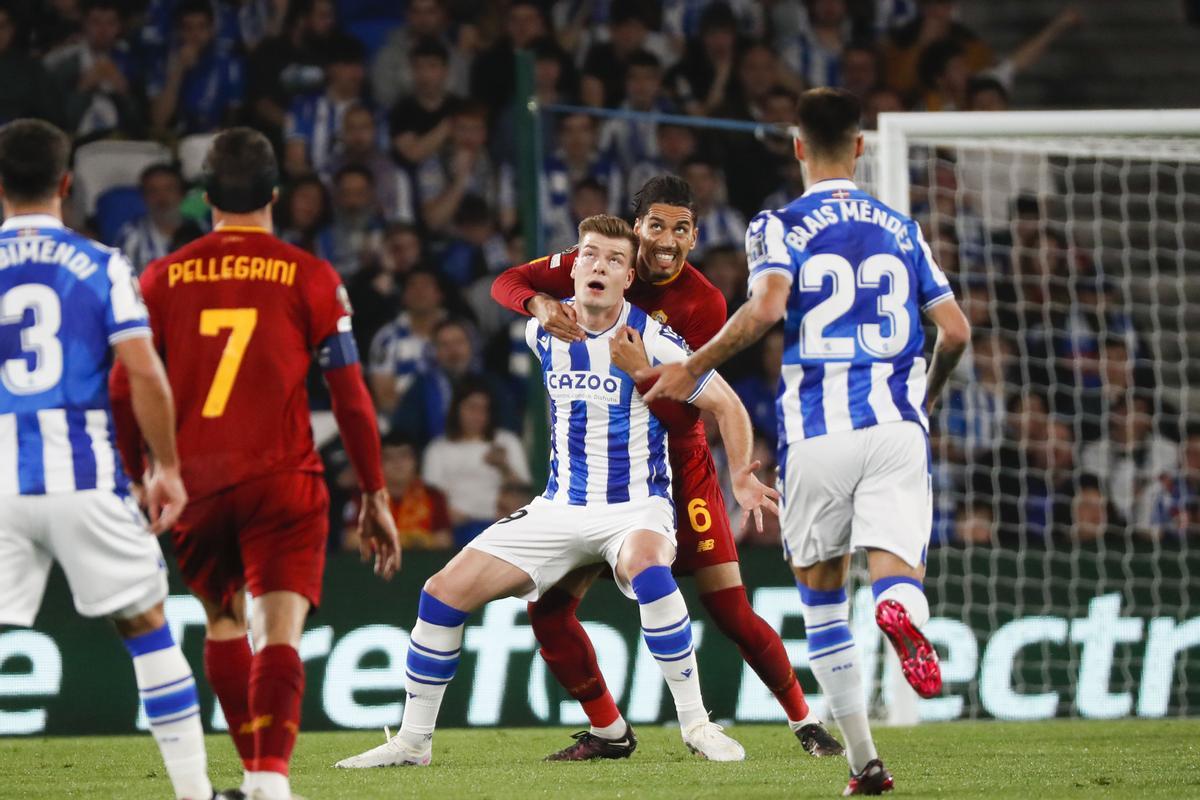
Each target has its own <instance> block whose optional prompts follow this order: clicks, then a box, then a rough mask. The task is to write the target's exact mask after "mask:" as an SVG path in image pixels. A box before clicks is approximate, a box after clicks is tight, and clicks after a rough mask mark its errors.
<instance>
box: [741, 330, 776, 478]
mask: <svg viewBox="0 0 1200 800" xmlns="http://www.w3.org/2000/svg"><path fill="white" fill-rule="evenodd" d="M759 359H760V360H759V365H758V366H759V368H758V369H757V370H755V371H754V372H753V373H751V374H750V375H748V376H746V377H745V378H742V379H741V380H740V381H737V382H736V383H734V384H733V390H734V391H735V392H737V396H738V397H740V398H741V399H742V405H744V406H745V407H746V411H747V412H749V414H750V422H751V424H753V425H754V432H755V435H757V436H760V437H762V439H763V440H764V441H765V442H766V443H767V444H768V445H769V446H770V447H772V448H774V447H775V442H776V440H777V439H778V436H779V432H778V430H777V428H776V418H775V395H776V394H778V392H779V373H780V370H781V369H782V366H783V329H782V328H775V329H774V330H771V331H770V332H769V333H767V335H766V336H764V337H763V338H762V342H761V344H760V346H759ZM771 460H772V461H774V459H771ZM768 485H769V484H768Z"/></svg>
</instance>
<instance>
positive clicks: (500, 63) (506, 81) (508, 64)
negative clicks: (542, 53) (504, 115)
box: [471, 0, 550, 116]
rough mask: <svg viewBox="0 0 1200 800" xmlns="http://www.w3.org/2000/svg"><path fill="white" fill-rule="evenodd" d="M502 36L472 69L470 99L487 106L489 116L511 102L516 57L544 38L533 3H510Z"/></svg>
mask: <svg viewBox="0 0 1200 800" xmlns="http://www.w3.org/2000/svg"><path fill="white" fill-rule="evenodd" d="M504 26H505V28H504V30H505V35H504V36H503V37H501V38H500V40H499V41H497V42H496V43H495V44H494V45H492V47H490V48H488V49H487V50H485V51H484V52H482V53H480V54H479V55H478V56H477V57H476V58H475V62H474V63H473V64H472V65H471V97H472V98H474V99H477V100H480V101H482V102H485V103H487V106H488V109H489V110H490V111H491V114H492V116H495V115H497V114H499V113H500V112H501V111H503V110H504V109H505V108H506V107H507V106H508V104H509V103H510V102H512V98H513V92H514V91H515V90H516V72H517V70H516V66H515V53H516V51H517V50H522V49H525V48H528V47H529V46H531V45H532V44H533V43H534V42H535V41H536V40H538V39H540V38H542V37H543V36H547V35H548V34H549V33H550V31H549V29H548V27H547V20H546V17H545V12H544V10H543V8H542V6H541V4H540V3H538V2H536V0H512V2H510V3H509V5H508V12H507V14H506V15H505V18H504Z"/></svg>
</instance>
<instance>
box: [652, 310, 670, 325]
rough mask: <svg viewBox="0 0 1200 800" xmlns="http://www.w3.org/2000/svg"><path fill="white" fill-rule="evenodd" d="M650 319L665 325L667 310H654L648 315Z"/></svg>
mask: <svg viewBox="0 0 1200 800" xmlns="http://www.w3.org/2000/svg"><path fill="white" fill-rule="evenodd" d="M650 319H652V320H654V321H655V322H657V323H658V324H659V325H666V324H667V312H665V311H663V310H662V309H661V308H660V309H658V310H657V311H655V312H654V313H653V314H651V315H650Z"/></svg>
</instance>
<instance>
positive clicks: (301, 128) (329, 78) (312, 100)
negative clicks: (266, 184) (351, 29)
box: [283, 39, 367, 174]
mask: <svg viewBox="0 0 1200 800" xmlns="http://www.w3.org/2000/svg"><path fill="white" fill-rule="evenodd" d="M325 55H326V63H325V83H324V87H323V90H322V91H317V92H310V93H308V94H303V95H299V96H297V97H296V98H295V99H294V100H293V101H292V105H291V108H290V109H289V110H288V113H287V117H286V119H285V122H284V131H283V133H284V139H285V142H286V147H287V150H288V153H289V155H288V156H287V158H288V159H289V160H294V159H296V158H297V157H298V156H296V155H294V154H295V153H296V151H302V152H303V153H304V155H305V159H306V161H307V163H308V166H309V167H310V168H311V169H312V170H313V171H314V172H316V173H318V174H320V173H322V172H324V171H325V170H327V169H328V166H329V161H330V159H331V158H332V157H333V152H334V148H335V147H336V146H337V140H338V132H339V131H340V130H341V129H342V117H343V116H344V115H345V114H346V112H347V111H349V110H350V109H351V108H354V107H356V106H359V105H361V104H362V102H363V88H364V86H365V83H366V78H367V71H366V65H365V64H364V58H365V51H364V50H363V46H362V45H361V44H359V43H358V42H357V41H356V40H354V39H346V40H344V41H340V42H338V43H337V44H336V46H334V45H333V44H332V43H331V45H330V47H329V49H328V50H327V51H326V54H325Z"/></svg>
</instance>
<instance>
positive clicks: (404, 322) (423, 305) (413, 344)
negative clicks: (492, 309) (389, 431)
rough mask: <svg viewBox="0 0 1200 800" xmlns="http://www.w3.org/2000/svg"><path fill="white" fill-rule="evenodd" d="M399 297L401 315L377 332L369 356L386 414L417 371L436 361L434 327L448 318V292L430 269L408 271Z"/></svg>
mask: <svg viewBox="0 0 1200 800" xmlns="http://www.w3.org/2000/svg"><path fill="white" fill-rule="evenodd" d="M400 297H401V306H400V308H401V311H400V315H399V316H397V317H396V318H395V319H393V320H392V321H391V322H389V323H387V324H386V325H384V326H383V327H382V328H380V329H379V332H378V333H376V334H375V338H374V339H372V340H371V349H370V357H369V360H368V364H369V366H368V368H367V373H368V378H369V379H370V385H371V394H372V395H373V397H374V398H375V408H376V409H377V410H378V411H379V413H380V414H382V415H383V416H385V417H391V415H392V414H393V413H394V412H395V410H396V406H397V405H398V404H399V402H400V400H401V399H402V398H403V397H404V393H405V392H406V391H408V388H409V387H410V386H411V385H412V382H413V380H414V379H415V378H416V375H417V373H418V372H420V371H422V370H424V369H426V368H427V367H428V366H429V364H430V363H431V362H432V361H433V345H432V343H431V342H432V338H433V331H434V329H435V328H436V327H437V324H438V323H439V322H441V321H442V320H443V319H445V318H446V309H445V299H446V295H445V293H444V292H443V291H442V287H441V284H440V283H439V282H438V278H437V275H436V274H435V273H434V272H432V271H430V270H428V269H424V268H422V269H414V270H412V271H411V272H409V273H408V277H407V278H405V280H404V290H403V292H402V293H401V295H400Z"/></svg>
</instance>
